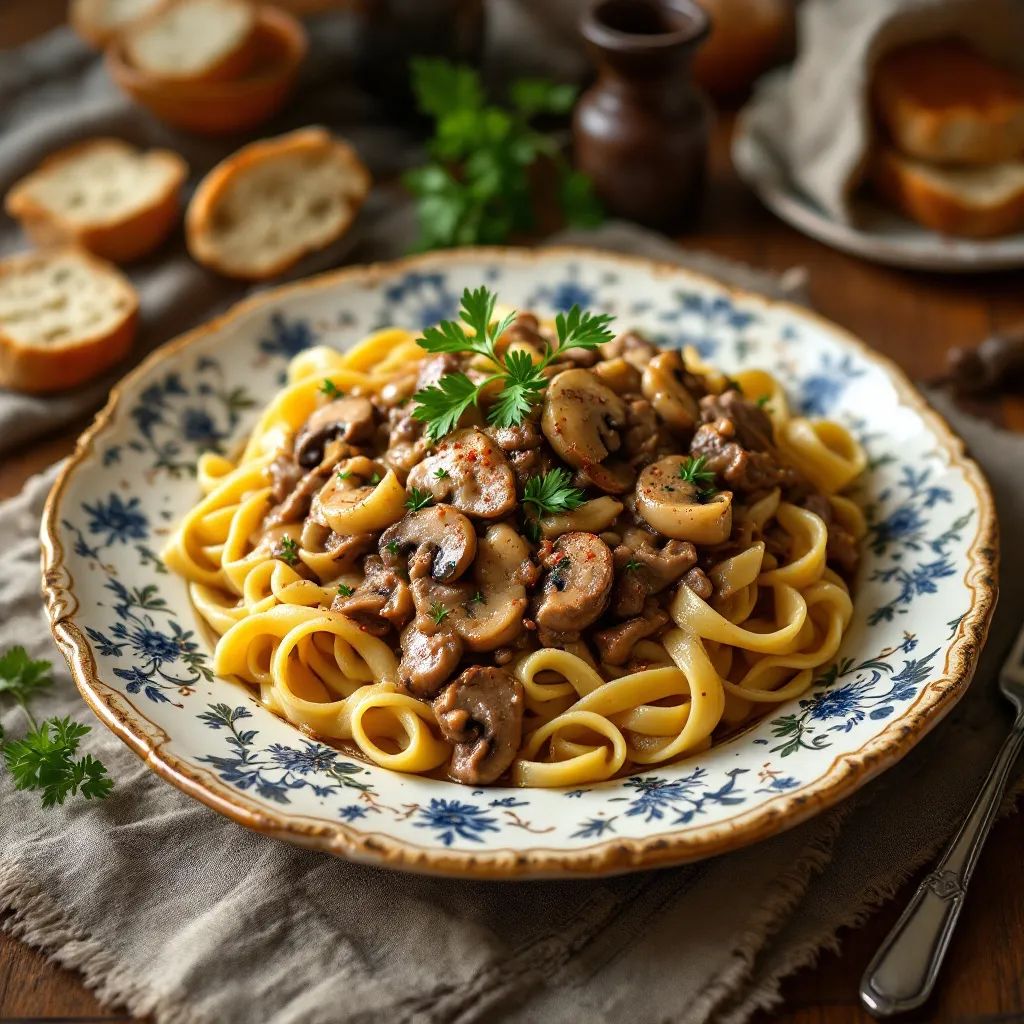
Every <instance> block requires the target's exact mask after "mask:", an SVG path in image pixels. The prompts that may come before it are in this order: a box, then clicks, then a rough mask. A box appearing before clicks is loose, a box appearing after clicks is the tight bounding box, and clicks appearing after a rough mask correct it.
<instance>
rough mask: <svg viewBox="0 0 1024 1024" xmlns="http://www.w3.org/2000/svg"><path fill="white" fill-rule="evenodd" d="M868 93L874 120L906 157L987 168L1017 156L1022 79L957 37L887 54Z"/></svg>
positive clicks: (1023, 139) (1021, 149) (1022, 150)
mask: <svg viewBox="0 0 1024 1024" xmlns="http://www.w3.org/2000/svg"><path fill="white" fill-rule="evenodd" d="M873 92H874V103H875V109H876V111H877V113H878V117H879V119H880V120H881V122H882V124H883V125H884V126H885V128H886V131H887V132H888V134H889V136H890V138H891V139H892V141H893V143H894V145H895V146H896V148H897V149H899V150H901V151H902V152H903V153H905V154H907V155H908V156H914V157H918V158H920V159H922V160H932V161H934V162H936V163H950V164H989V163H996V162H998V161H1001V160H1012V159H1014V158H1015V157H1018V156H1021V155H1024V78H1022V77H1021V76H1020V75H1017V74H1014V73H1013V72H1011V71H1008V70H1005V69H1003V68H1000V67H997V66H996V65H995V64H993V63H991V62H990V61H988V60H986V59H985V58H984V57H982V56H981V55H980V54H979V53H977V52H976V51H975V50H973V49H971V48H970V47H969V46H968V45H967V44H966V43H963V42H960V41H959V40H955V39H946V40H938V41H932V42H925V43H915V44H914V45H912V46H906V47H903V48H901V49H899V50H895V51H893V52H891V53H888V54H886V55H885V56H884V57H883V58H882V59H881V60H880V61H879V62H878V64H877V66H876V67H875V72H874V80H873Z"/></svg>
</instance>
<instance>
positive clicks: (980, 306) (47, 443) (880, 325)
mask: <svg viewBox="0 0 1024 1024" xmlns="http://www.w3.org/2000/svg"><path fill="white" fill-rule="evenodd" d="M58 2H61V0H4V4H3V6H4V10H3V11H2V12H0V15H2V17H0V27H3V26H4V25H5V24H6V25H7V26H11V25H14V24H15V19H14V18H13V17H12V7H16V6H17V5H19V4H24V6H25V7H26V9H28V8H32V9H33V10H34V11H35V12H36V13H35V18H36V23H37V24H38V25H39V26H40V27H42V26H43V25H45V24H46V20H45V19H43V18H41V17H40V16H39V13H38V12H39V10H40V9H41V8H43V7H49V8H50V9H51V15H50V17H51V18H52V16H53V15H52V10H53V9H54V8H55V7H56V5H57V3H58ZM25 34H26V35H27V34H28V33H27V32H26V33H25ZM0 36H2V37H6V38H5V40H4V41H5V42H7V41H8V39H10V36H9V35H8V33H6V32H0ZM729 127H730V125H729V121H728V119H726V120H723V122H722V123H720V124H719V126H718V128H717V129H716V134H715V139H714V151H713V160H712V175H711V186H710V190H709V195H708V201H707V204H706V209H705V211H704V215H703V217H702V220H701V222H700V224H699V225H698V227H697V228H696V230H695V231H693V232H691V233H690V234H689V235H687V236H686V237H685V238H683V239H681V241H682V242H684V243H685V244H686V245H689V246H693V247H701V248H704V249H708V250H711V251H713V252H716V253H720V254H721V255H724V256H730V257H733V258H734V259H738V260H743V261H745V262H747V263H750V264H752V265H754V266H757V267H762V268H764V269H767V270H774V271H782V270H785V269H787V268H789V267H792V266H798V265H799V266H803V267H805V268H806V269H807V272H808V275H809V284H810V292H811V297H812V300H813V303H814V305H815V306H816V308H817V309H818V310H819V311H821V312H822V313H823V314H824V315H825V316H828V317H831V318H832V319H834V320H835V321H837V322H838V323H840V324H842V325H843V326H844V327H847V328H849V329H851V330H852V331H854V332H855V333H857V334H859V335H860V336H861V337H863V338H864V339H865V340H866V341H867V342H868V343H870V344H871V345H873V346H874V347H875V348H877V349H879V350H880V351H882V352H885V353H886V354H888V355H890V356H892V357H893V358H894V359H895V360H896V361H897V362H898V363H900V364H901V365H902V366H903V367H904V369H905V370H907V371H908V372H909V373H910V374H911V376H913V377H916V378H928V377H932V376H934V375H935V374H936V372H937V371H938V370H939V369H940V368H941V366H942V365H943V358H944V354H945V352H946V351H947V350H948V349H949V348H950V347H952V346H954V345H974V344H976V343H977V342H979V341H980V340H981V339H982V338H984V337H985V336H986V335H987V334H989V333H990V332H991V331H992V330H993V329H995V328H998V327H1001V326H1005V325H1008V324H1012V323H1016V322H1024V287H1022V275H1021V274H1020V273H1019V272H1018V273H1017V274H1012V273H1005V274H993V275H987V276H984V277H951V276H939V275H923V274H914V273H909V272H905V271H899V270H888V269H885V268H881V267H875V266H872V265H870V264H867V263H863V262H861V261H859V260H856V259H853V258H850V257H847V256H843V255H842V254H840V253H837V252H833V251H832V250H830V249H828V248H826V247H825V246H823V245H820V244H818V243H817V242H813V241H811V240H810V239H807V238H804V237H803V236H802V235H800V234H798V233H797V232H795V231H793V230H791V229H790V228H788V227H787V226H785V225H784V224H782V223H781V222H779V221H778V220H776V219H775V218H774V217H773V216H772V215H771V214H769V213H768V212H766V211H765V210H763V209H762V208H761V206H760V205H759V203H758V202H757V200H756V199H754V198H753V196H751V195H750V193H749V192H748V191H747V190H746V189H745V188H744V187H743V186H742V184H741V183H740V182H739V180H738V179H737V178H736V176H735V174H734V172H733V171H732V168H731V166H730V164H729V160H728V145H727V143H728V131H729ZM978 411H979V412H981V413H983V414H985V415H988V416H990V417H992V418H993V419H995V420H996V421H998V422H1001V423H1003V424H1004V425H1006V426H1010V427H1013V428H1016V429H1020V430H1024V401H1021V400H1019V399H1017V400H1004V401H1001V402H992V403H988V404H987V405H985V406H983V407H979V409H978ZM80 426H81V425H79V426H77V427H76V428H75V429H69V430H62V431H60V432H59V433H58V434H56V435H55V436H53V437H49V438H46V439H44V440H42V441H40V442H38V443H36V444H34V445H32V446H31V447H30V448H28V449H27V450H26V451H24V452H22V453H20V454H18V455H15V456H13V457H9V458H7V459H6V460H5V462H4V463H3V464H2V465H0V497H6V496H8V495H11V494H14V493H16V492H17V490H18V489H19V487H20V486H21V483H22V481H23V480H24V479H25V478H26V477H27V476H28V475H29V474H31V473H33V472H35V471H37V470H39V469H41V468H43V467H44V466H46V465H48V464H49V463H51V462H52V461H53V460H54V459H56V458H59V457H61V456H63V455H65V454H67V453H68V452H69V451H70V450H71V448H72V445H73V442H74V438H75V436H76V434H77V432H78V429H79V428H80ZM1022 850H1024V816H1022V815H1019V814H1018V815H1014V816H1012V817H1010V818H1008V819H1007V820H1005V821H1003V822H1002V823H1000V824H999V825H997V826H996V828H995V830H994V832H993V834H992V837H991V839H990V841H989V844H988V846H987V848H986V850H985V853H984V856H983V859H982V862H981V865H980V870H979V871H978V874H977V877H976V878H975V880H974V883H973V886H972V890H971V894H970V898H969V899H968V901H967V907H966V909H965V911H964V914H963V917H962V919H961V922H960V927H959V930H958V934H957V938H956V940H955V942H954V945H953V949H952V951H951V954H950V956H949V960H948V962H947V964H946V969H945V971H944V973H943V977H942V980H941V982H940V984H939V988H938V992H937V995H936V997H935V999H934V1001H933V1004H932V1005H931V1006H930V1007H928V1008H927V1011H926V1012H923V1013H921V1014H919V1015H917V1016H915V1017H914V1018H913V1019H914V1020H918V1021H924V1020H936V1021H943V1022H957V1024H996V1022H997V1021H998V1022H1000V1024H1008V1022H1010V1021H1020V1020H1024V895H1021V889H1020V862H1021V851H1022ZM915 883H916V880H915ZM915 883H911V884H909V885H908V886H907V888H906V889H905V890H904V891H903V892H902V893H900V894H899V896H898V897H897V898H896V899H895V900H893V901H892V902H891V903H890V904H888V905H886V906H885V907H883V908H881V909H880V910H879V911H878V912H877V913H876V914H875V915H874V916H873V917H872V918H871V919H870V920H868V921H867V922H866V923H865V924H864V925H863V926H862V927H860V928H859V929H857V930H854V931H848V932H845V933H844V934H843V935H842V936H841V939H842V948H841V951H840V952H839V953H838V954H835V953H825V954H823V955H822V957H821V960H820V962H819V964H818V965H817V966H816V967H812V968H808V969H805V970H803V971H801V972H800V973H798V974H796V975H794V976H793V977H792V978H790V979H789V980H788V981H787V982H786V983H785V984H784V985H783V990H782V991H783V996H784V999H785V1003H784V1006H783V1008H782V1009H781V1010H780V1011H778V1012H775V1013H772V1014H764V1015H762V1016H761V1017H760V1018H759V1020H758V1024H767V1022H768V1021H774V1022H777V1024H855V1022H858V1024H863V1022H867V1021H869V1020H870V1018H869V1017H868V1016H867V1015H866V1014H865V1013H864V1012H863V1011H862V1010H861V1009H860V1007H859V1005H858V1003H857V984H858V980H859V978H860V975H861V973H862V972H863V970H864V967H865V965H866V964H867V961H868V959H869V958H870V956H871V954H872V953H873V952H874V950H875V948H876V947H877V945H878V943H879V941H880V940H881V938H882V937H883V935H884V934H885V932H886V931H887V930H888V928H889V927H890V926H891V925H892V923H893V922H894V920H895V918H896V916H897V915H898V913H899V911H900V909H901V907H902V906H903V904H904V903H905V901H906V899H907V897H908V895H909V893H910V891H911V889H912V885H913V884H915ZM26 1016H27V1017H38V1018H47V1017H50V1018H52V1017H64V1018H68V1017H70V1018H78V1019H82V1018H88V1017H91V1018H101V1019H103V1020H117V1019H122V1020H128V1019H130V1018H128V1017H126V1016H124V1015H123V1014H119V1013H118V1012H117V1011H116V1010H113V1011H112V1010H105V1009H103V1008H102V1007H100V1006H99V1005H98V1004H97V1002H96V1001H95V999H94V998H93V997H92V995H91V994H90V993H89V992H88V991H87V990H86V989H85V987H84V986H83V984H82V982H81V980H80V978H79V976H78V975H77V974H75V973H73V972H71V971H67V970H64V969H62V968H59V967H55V966H53V965H51V964H48V963H47V962H46V961H45V959H44V958H43V957H42V956H41V955H40V954H38V953H36V952H34V951H33V950H30V949H29V948H28V947H26V946H25V945H23V944H21V943H19V942H16V941H14V940H13V939H11V938H9V937H7V936H5V935H0V1020H3V1019H4V1018H6V1017H26Z"/></svg>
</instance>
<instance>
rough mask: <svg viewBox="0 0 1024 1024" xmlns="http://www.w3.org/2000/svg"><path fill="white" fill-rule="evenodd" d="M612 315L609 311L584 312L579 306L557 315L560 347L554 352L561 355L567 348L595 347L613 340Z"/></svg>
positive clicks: (556, 329) (556, 322) (556, 326)
mask: <svg viewBox="0 0 1024 1024" xmlns="http://www.w3.org/2000/svg"><path fill="white" fill-rule="evenodd" d="M611 322H612V317H611V316H610V315H609V314H607V313H598V314H596V315H595V314H593V313H584V312H583V310H581V309H580V307H579V306H573V307H572V309H570V310H569V312H568V313H559V314H558V316H556V317H555V331H556V333H557V334H558V347H557V348H556V349H555V352H554V354H555V355H556V356H557V355H560V354H561V353H562V352H564V351H565V350H566V349H570V348H584V349H595V348H597V347H598V345H603V344H605V343H606V342H609V341H611V340H612V336H613V335H612V332H611V329H610V328H609V326H608V325H609V324H610V323H611Z"/></svg>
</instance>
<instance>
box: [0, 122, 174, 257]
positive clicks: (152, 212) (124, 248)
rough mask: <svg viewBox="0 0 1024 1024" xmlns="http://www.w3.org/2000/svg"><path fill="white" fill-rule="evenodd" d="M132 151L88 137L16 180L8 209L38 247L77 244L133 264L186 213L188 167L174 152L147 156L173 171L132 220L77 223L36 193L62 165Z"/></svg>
mask: <svg viewBox="0 0 1024 1024" xmlns="http://www.w3.org/2000/svg"><path fill="white" fill-rule="evenodd" d="M103 148H117V149H118V150H122V149H128V150H130V151H131V152H132V154H133V155H136V151H135V150H134V149H132V147H129V146H128V145H127V144H126V143H124V142H122V141H121V140H120V139H108V138H99V139H88V140H86V141H84V142H79V143H75V144H74V145H71V146H68V147H66V148H65V149H61V150H58V151H57V152H56V153H53V154H51V155H50V156H48V157H47V158H46V159H45V160H44V161H43V162H42V163H41V164H40V165H39V166H38V167H37V168H36V169H35V170H34V171H32V172H31V173H30V174H28V175H26V176H25V177H24V178H22V179H21V180H20V181H17V182H15V184H14V185H13V186H12V187H11V189H10V191H9V192H8V193H7V195H6V196H5V197H4V208H5V209H6V210H7V212H8V214H10V216H11V217H13V218H14V219H15V220H17V221H19V222H20V223H21V226H22V228H23V230H24V231H25V234H26V235H28V237H29V238H30V239H31V240H32V241H33V242H34V243H35V244H36V245H38V246H40V247H44V248H52V247H54V246H65V245H78V246H80V247H81V248H83V249H88V250H89V252H91V253H93V254H94V255H96V256H100V257H102V258H103V259H107V260H112V261H113V262H114V263H130V262H132V261H133V260H137V259H139V258H141V257H142V256H145V255H146V254H147V253H149V252H152V251H153V250H154V249H155V248H156V247H157V246H158V245H160V243H161V242H163V241H164V239H165V238H166V237H167V236H168V235H169V234H170V232H171V230H172V229H173V228H174V226H175V224H176V223H177V222H178V218H179V216H180V214H181V186H182V185H183V184H184V182H185V178H186V177H187V176H188V165H187V164H186V163H185V161H184V160H183V159H182V158H181V157H180V156H179V155H178V154H177V153H174V152H172V151H171V150H169V149H156V150H150V151H149V153H148V156H149V157H150V158H151V159H153V158H155V159H157V160H159V162H160V163H161V164H162V165H163V166H164V167H165V168H166V169H167V170H168V172H169V173H170V177H169V178H168V185H167V188H166V189H164V191H163V192H162V193H161V194H160V195H159V196H158V197H157V200H156V201H155V202H153V203H150V204H149V205H148V206H143V207H140V208H139V209H137V210H135V211H134V212H131V213H129V214H128V215H127V216H124V217H121V218H118V219H116V220H109V221H94V222H92V223H83V224H76V223H73V222H72V221H70V220H68V219H67V218H66V217H65V216H63V215H62V214H61V213H60V211H58V210H53V209H51V208H50V207H48V206H46V205H45V204H43V203H41V202H39V201H38V199H36V197H35V196H33V195H32V189H33V186H34V185H35V184H36V183H37V182H38V181H39V179H40V178H42V177H45V176H46V175H47V174H48V173H51V172H52V171H54V170H55V169H56V168H59V167H61V166H62V165H63V164H66V163H70V162H72V161H73V160H75V159H76V158H77V157H79V156H81V155H82V154H83V153H86V152H89V151H90V150H93V149H103Z"/></svg>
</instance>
